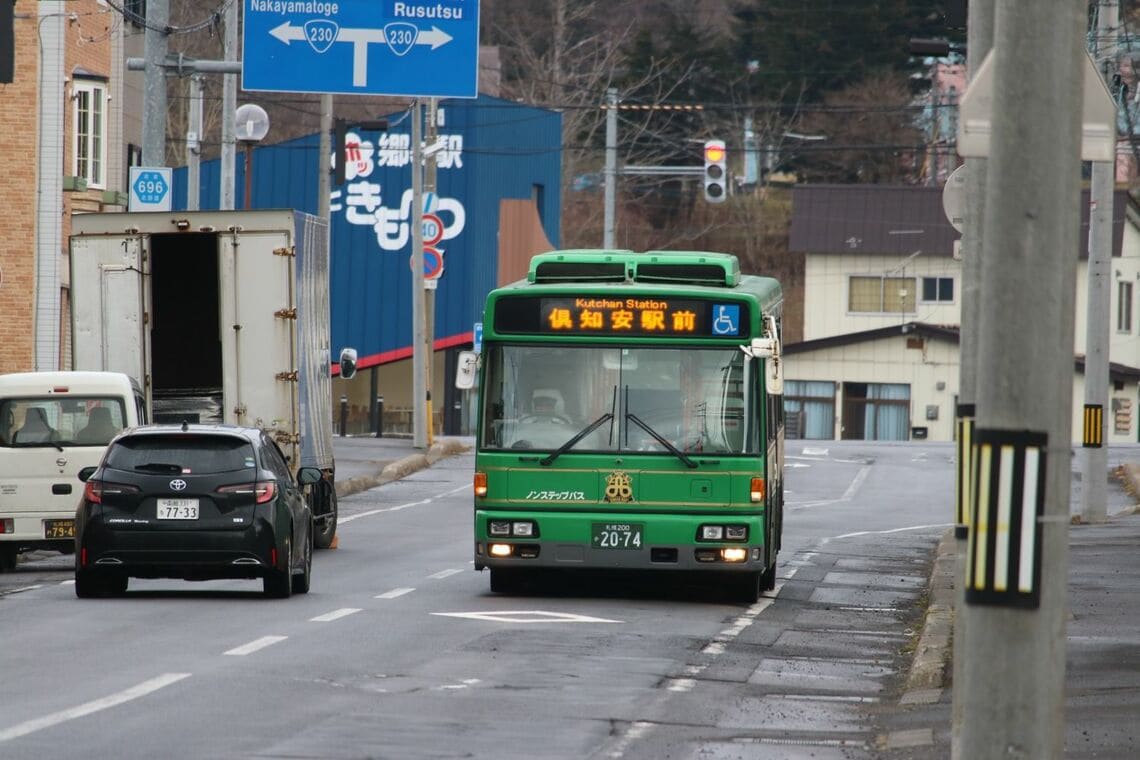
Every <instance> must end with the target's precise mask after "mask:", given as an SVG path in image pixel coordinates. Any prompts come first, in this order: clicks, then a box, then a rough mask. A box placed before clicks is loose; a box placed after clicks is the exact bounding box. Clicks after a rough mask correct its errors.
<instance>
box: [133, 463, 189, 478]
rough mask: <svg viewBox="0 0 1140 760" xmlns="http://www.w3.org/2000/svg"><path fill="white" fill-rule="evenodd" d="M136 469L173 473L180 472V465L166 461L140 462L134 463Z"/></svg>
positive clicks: (178, 473) (177, 473)
mask: <svg viewBox="0 0 1140 760" xmlns="http://www.w3.org/2000/svg"><path fill="white" fill-rule="evenodd" d="M135 469H136V470H142V471H144V472H170V473H173V474H175V475H180V474H182V465H180V464H168V463H167V462H143V463H142V464H139V465H135Z"/></svg>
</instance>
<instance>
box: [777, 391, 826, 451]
mask: <svg viewBox="0 0 1140 760" xmlns="http://www.w3.org/2000/svg"><path fill="white" fill-rule="evenodd" d="M784 435H785V437H786V438H806V439H809V440H830V439H833V438H835V383H832V382H828V381H826V380H785V381H784Z"/></svg>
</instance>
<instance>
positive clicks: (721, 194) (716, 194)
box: [704, 140, 728, 203]
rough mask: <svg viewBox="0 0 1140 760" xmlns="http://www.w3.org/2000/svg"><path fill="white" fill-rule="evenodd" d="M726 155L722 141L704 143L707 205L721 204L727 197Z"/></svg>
mask: <svg viewBox="0 0 1140 760" xmlns="http://www.w3.org/2000/svg"><path fill="white" fill-rule="evenodd" d="M726 157H727V153H726V151H725V149H724V140H707V141H706V142H705V172H704V180H705V200H706V201H708V202H709V203H723V202H724V199H725V196H726V195H728V167H727V164H726V161H725V159H726Z"/></svg>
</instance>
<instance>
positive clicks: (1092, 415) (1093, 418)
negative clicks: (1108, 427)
mask: <svg viewBox="0 0 1140 760" xmlns="http://www.w3.org/2000/svg"><path fill="white" fill-rule="evenodd" d="M1102 446H1104V407H1103V406H1102V405H1100V404H1085V436H1084V447H1085V448H1086V449H1099V448H1101V447H1102Z"/></svg>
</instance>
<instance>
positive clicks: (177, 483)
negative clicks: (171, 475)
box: [170, 478, 186, 491]
mask: <svg viewBox="0 0 1140 760" xmlns="http://www.w3.org/2000/svg"><path fill="white" fill-rule="evenodd" d="M170 490H171V491H185V490H186V481H185V480H183V479H182V478H175V479H174V480H172V481H170Z"/></svg>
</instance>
